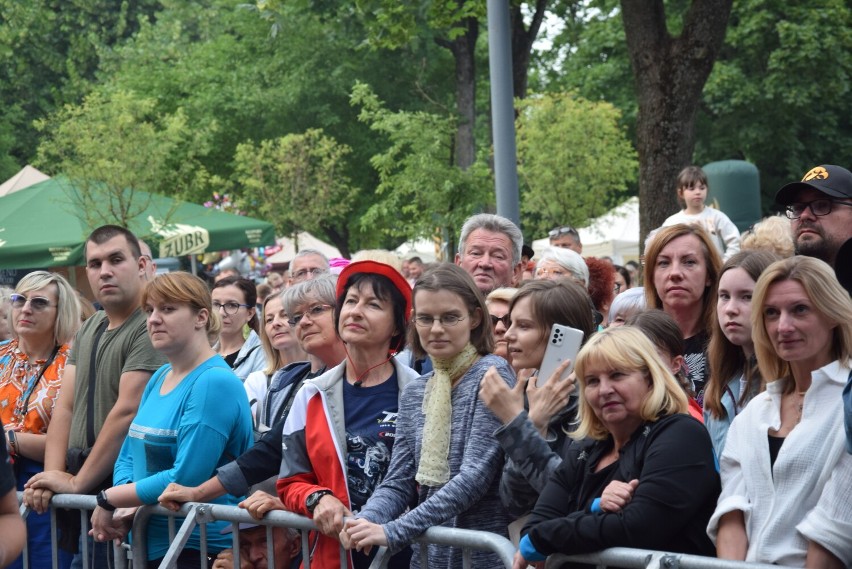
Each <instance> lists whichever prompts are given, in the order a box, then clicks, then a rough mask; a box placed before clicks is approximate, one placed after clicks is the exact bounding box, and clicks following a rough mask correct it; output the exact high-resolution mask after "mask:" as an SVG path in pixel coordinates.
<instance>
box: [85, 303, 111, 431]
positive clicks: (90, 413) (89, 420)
mask: <svg viewBox="0 0 852 569" xmlns="http://www.w3.org/2000/svg"><path fill="white" fill-rule="evenodd" d="M108 325H109V319H107V318H104V320H103V322H101V323H100V324H98V329H97V330H96V331H95V339H94V341H93V342H92V356H91V357H90V358H89V393H88V394H87V403H88V404H87V407H86V446H88V447H92V446H93V445H94V444H95V380H96V379H97V375H98V371H97V367H98V365H97V364H98V344H100V342H101V336H103V334H104V330H106V329H107V326H108Z"/></svg>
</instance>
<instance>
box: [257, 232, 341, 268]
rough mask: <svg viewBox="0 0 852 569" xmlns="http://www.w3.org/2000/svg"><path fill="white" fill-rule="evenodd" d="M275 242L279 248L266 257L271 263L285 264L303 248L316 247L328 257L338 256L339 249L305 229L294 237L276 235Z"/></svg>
mask: <svg viewBox="0 0 852 569" xmlns="http://www.w3.org/2000/svg"><path fill="white" fill-rule="evenodd" d="M275 242H276V243H277V244H278V245H280V246H281V250H280V251H278V252H277V253H275V254H274V255H271V256H269V257H267V258H266V262H267V263H270V264H272V265H285V264H287V263H289V262H290V261H292V260H293V257H295V256H296V253H298V252H299V251H302V250H303V249H316V250H317V251H319V252H320V253H322V254H323V255H325V256H326V257H328V258H329V259H331V258H333V257H340V251H339V250H338V249H337V247H335V246H333V245H329V244H328V243H326V242H325V241H323V240H321V239H318V238H316V237H314V236H313V235H311V234H310V233H308V232H307V231H302V232H300V233H299V234H298V236H297V237H296V239H293V238H292V237H278V238H277V239H276V240H275Z"/></svg>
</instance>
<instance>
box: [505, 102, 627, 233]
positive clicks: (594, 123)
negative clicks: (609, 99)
mask: <svg viewBox="0 0 852 569" xmlns="http://www.w3.org/2000/svg"><path fill="white" fill-rule="evenodd" d="M620 115H621V113H620V112H619V111H618V110H617V109H616V108H615V107H614V106H613V105H611V104H610V103H606V102H592V101H588V100H586V99H583V98H580V97H577V96H576V95H574V94H570V93H558V94H547V95H542V96H535V97H529V98H527V99H526V100H524V101H522V102H521V103H520V115H519V117H518V121H517V124H518V157H519V165H518V173H519V176H520V179H521V182H522V193H521V211H522V214H523V217H522V221H523V227H524V230H525V232H527V233H528V234H529V236H530V237H533V236H536V235H542V234H544V233H546V232H547V231H548V230H549V229H550V228H552V227H554V226H556V225H564V224H568V225H575V226H580V227H582V226H584V225H586V224H587V222H588V220H589V219H590V218H592V217H595V216H598V215H601V214H603V213H604V212H606V211H607V210H608V209H609V208H611V207H613V206H615V205H616V204H617V203H618V202H619V201H620V199H623V197H624V196H625V190H626V188H627V186H628V185H629V184H630V183H631V182H633V181H634V180H635V179H636V168H637V164H638V163H637V159H636V151H635V150H633V147H632V146H631V145H630V142H629V141H628V140H627V137H626V136H625V133H624V129H623V128H622V127H620V126H619V119H620Z"/></svg>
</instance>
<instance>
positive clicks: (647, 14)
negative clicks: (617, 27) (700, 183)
mask: <svg viewBox="0 0 852 569" xmlns="http://www.w3.org/2000/svg"><path fill="white" fill-rule="evenodd" d="M731 4H732V0H693V1H692V5H691V6H690V8H689V11H688V12H687V14H686V16H685V17H684V25H683V31H682V33H681V35H680V36H679V37H672V36H671V35H669V32H668V29H667V27H666V16H665V8H664V6H663V0H621V12H622V19H623V21H624V30H625V35H626V38H627V49H628V52H629V54H630V63H631V66H632V68H633V78H634V82H635V86H636V97H637V100H638V102H639V114H638V117H637V120H636V146H637V151H638V153H639V204H640V214H639V227H640V234H641V236H642V238H643V239H644V236H645V235H647V234H648V232H649V231H651V230H652V229H655V228H657V227H659V226H660V225H661V224H662V223H663V221H665V219H666V217H668V216H669V215H671V214H673V213H675V212H676V211H678V209H679V206H678V204H677V197H676V195H675V194H676V192H675V190H676V188H675V180H676V178H677V174H678V172H679V171H680V170H681V169H682V168H683V167H684V166H686V165H688V164H689V163H690V162H691V161H692V153H693V150H694V147H695V113H696V111H697V109H698V102H699V99H700V97H701V91H702V90H703V89H704V84H705V82H706V81H707V77H708V76H709V75H710V71H711V70H712V69H713V63H714V61H715V60H716V56H717V55H718V53H719V49H720V48H721V46H722V41H723V39H724V37H725V30H726V28H727V26H728V16H729V15H730V13H731Z"/></svg>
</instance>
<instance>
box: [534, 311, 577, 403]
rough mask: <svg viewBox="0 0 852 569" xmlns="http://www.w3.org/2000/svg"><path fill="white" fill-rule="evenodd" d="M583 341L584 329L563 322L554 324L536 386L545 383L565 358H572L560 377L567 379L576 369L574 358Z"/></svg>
mask: <svg viewBox="0 0 852 569" xmlns="http://www.w3.org/2000/svg"><path fill="white" fill-rule="evenodd" d="M582 343H583V331H582V330H577V329H576V328H571V327H570V326H563V325H562V324H554V325H553V328H552V329H551V330H550V338H549V339H548V340H547V348H546V349H545V350H544V358H543V359H542V360H541V366H539V368H538V374H537V375H536V382H535V384H536V386H537V387H541V386H542V385H544V384H545V383H546V382H547V380H548V379H550V376H551V375H553V372H554V371H556V368H558V367H559V365H560V364H561V363H562V362H564V361H565V360H571V365H569V366H568V367H567V368H566V369H565V371H564V372H563V373H562V377H561V378H560V379H565V378H567V377H568V376H569V375H571V371H573V369H574V360H575V359H576V357H577V353H578V352H579V351H580V346H581V345H582Z"/></svg>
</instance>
